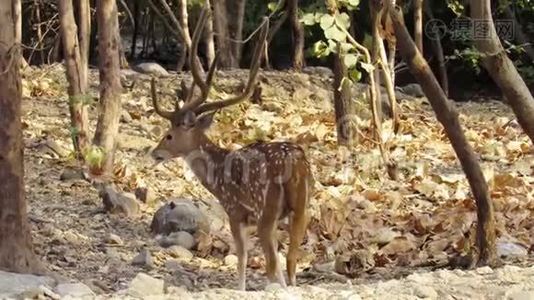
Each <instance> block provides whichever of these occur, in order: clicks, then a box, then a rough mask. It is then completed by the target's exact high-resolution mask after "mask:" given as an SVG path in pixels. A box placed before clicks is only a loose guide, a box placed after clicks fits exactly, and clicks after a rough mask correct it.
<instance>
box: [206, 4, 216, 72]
mask: <svg viewBox="0 0 534 300" xmlns="http://www.w3.org/2000/svg"><path fill="white" fill-rule="evenodd" d="M205 5H206V7H207V8H209V9H210V11H211V4H210V1H209V0H206V4H205ZM204 43H205V44H206V60H207V61H208V65H210V66H211V63H212V62H213V60H214V59H215V43H214V42H213V13H211V14H210V15H209V18H208V21H207V23H206V29H205V30H204Z"/></svg>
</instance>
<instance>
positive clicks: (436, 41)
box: [423, 1, 449, 97]
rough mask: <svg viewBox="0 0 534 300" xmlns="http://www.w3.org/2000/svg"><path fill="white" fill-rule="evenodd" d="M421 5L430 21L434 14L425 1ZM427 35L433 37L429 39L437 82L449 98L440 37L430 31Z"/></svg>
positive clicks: (447, 79) (447, 78)
mask: <svg viewBox="0 0 534 300" xmlns="http://www.w3.org/2000/svg"><path fill="white" fill-rule="evenodd" d="M423 5H424V9H425V12H426V15H427V16H428V19H430V20H432V19H434V14H433V13H432V9H431V8H430V3H429V2H428V1H426V2H425V3H424V4H423ZM429 34H432V35H433V36H432V37H431V38H430V42H431V45H432V50H433V51H434V54H436V58H437V60H438V68H439V82H440V84H441V88H442V89H443V91H444V92H445V95H447V97H448V96H449V77H448V76H447V66H445V56H444V55H443V47H442V45H441V37H440V36H439V33H438V32H436V31H430V32H429Z"/></svg>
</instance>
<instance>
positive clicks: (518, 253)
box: [497, 242, 528, 259]
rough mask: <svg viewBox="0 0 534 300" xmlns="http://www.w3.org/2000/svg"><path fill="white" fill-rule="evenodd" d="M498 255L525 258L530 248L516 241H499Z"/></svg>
mask: <svg viewBox="0 0 534 300" xmlns="http://www.w3.org/2000/svg"><path fill="white" fill-rule="evenodd" d="M497 255H498V256H499V257H501V258H516V259H517V258H525V257H527V256H528V250H527V249H526V248H525V247H523V246H521V245H519V244H516V243H510V242H505V243H497Z"/></svg>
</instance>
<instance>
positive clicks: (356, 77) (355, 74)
mask: <svg viewBox="0 0 534 300" xmlns="http://www.w3.org/2000/svg"><path fill="white" fill-rule="evenodd" d="M349 77H350V79H352V81H353V82H359V81H360V80H361V79H362V72H360V71H358V70H357V69H352V70H350V72H349Z"/></svg>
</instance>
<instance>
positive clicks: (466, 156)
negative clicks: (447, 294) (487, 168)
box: [390, 0, 497, 265]
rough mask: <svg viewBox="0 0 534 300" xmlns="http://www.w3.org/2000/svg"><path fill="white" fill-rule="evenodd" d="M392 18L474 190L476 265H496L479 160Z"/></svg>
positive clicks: (399, 20)
mask: <svg viewBox="0 0 534 300" xmlns="http://www.w3.org/2000/svg"><path fill="white" fill-rule="evenodd" d="M488 2H489V0H488ZM390 14H391V16H392V20H393V23H394V27H395V35H396V36H397V43H398V46H399V50H400V53H401V54H402V57H403V58H404V61H406V63H407V64H408V66H409V68H410V71H411V72H412V74H413V75H414V77H415V78H416V79H417V81H418V82H419V84H420V85H421V87H422V89H423V91H424V93H425V95H426V97H427V99H428V101H429V102H430V105H431V106H432V109H433V110H434V112H435V113H436V117H437V119H438V121H439V122H440V123H441V124H442V125H443V127H444V129H445V133H446V135H447V137H448V138H449V140H450V142H451V144H452V147H453V149H454V151H455V152H456V155H457V156H458V159H459V160H460V163H461V165H462V168H463V170H464V172H465V175H466V177H467V180H468V181H469V185H470V186H471V191H472V193H473V197H474V198H475V202H476V204H477V217H478V227H477V248H478V259H477V260H476V261H474V263H476V264H478V265H486V264H490V265H491V264H494V263H495V262H496V259H497V257H496V246H495V238H496V233H495V216H494V211H493V204H492V201H491V198H490V195H489V192H488V185H487V183H486V180H485V179H484V175H483V173H482V170H481V168H480V165H479V163H478V159H477V156H476V155H475V153H474V151H473V148H471V145H470V144H469V143H468V142H467V139H466V137H465V135H464V132H463V129H462V127H461V125H460V121H459V119H458V112H457V111H456V109H455V107H454V104H453V103H452V102H451V101H449V100H448V99H447V97H446V96H445V93H444V92H443V90H442V89H441V88H440V86H439V84H438V82H437V80H436V78H435V77H434V75H433V74H432V71H431V70H430V67H429V66H428V64H427V62H426V60H425V59H424V58H423V56H422V55H421V53H420V52H419V51H418V50H417V48H416V45H415V43H414V42H413V40H412V39H411V37H410V34H409V33H408V30H407V29H406V27H405V26H404V22H403V20H402V15H401V14H400V13H399V12H398V11H396V10H395V8H393V7H391V8H390Z"/></svg>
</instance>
